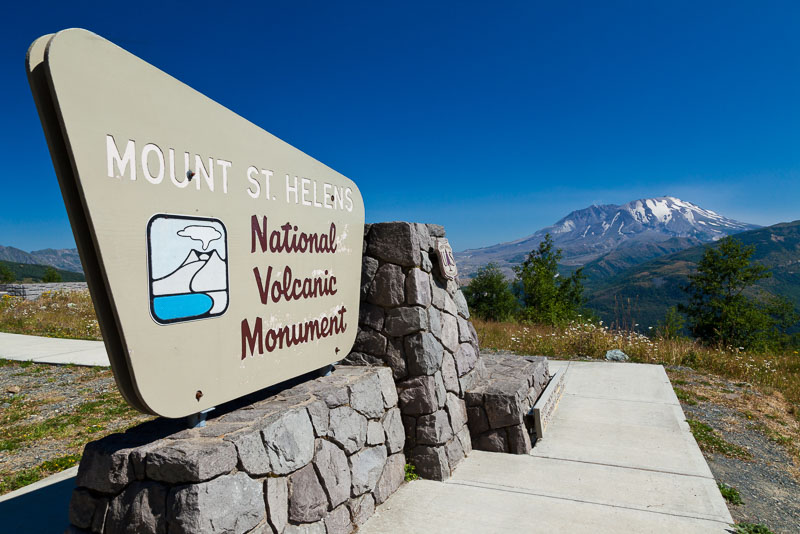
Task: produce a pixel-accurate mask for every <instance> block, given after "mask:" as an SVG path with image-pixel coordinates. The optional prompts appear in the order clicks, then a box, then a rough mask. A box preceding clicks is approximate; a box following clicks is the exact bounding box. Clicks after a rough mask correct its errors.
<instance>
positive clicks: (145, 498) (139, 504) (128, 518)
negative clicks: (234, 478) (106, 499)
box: [105, 475, 247, 534]
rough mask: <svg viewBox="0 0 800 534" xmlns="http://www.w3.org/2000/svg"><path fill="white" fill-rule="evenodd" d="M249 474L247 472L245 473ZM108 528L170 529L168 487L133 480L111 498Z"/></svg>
mask: <svg viewBox="0 0 800 534" xmlns="http://www.w3.org/2000/svg"><path fill="white" fill-rule="evenodd" d="M245 476H247V475H245ZM105 529H106V531H107V532H115V533H116V532H120V533H124V534H128V533H130V534H138V533H142V534H165V533H166V532H167V488H166V486H163V485H161V484H158V483H157V482H150V481H146V482H140V481H136V482H132V483H131V484H129V485H128V487H127V488H126V489H125V491H123V492H122V493H121V494H119V495H117V496H116V497H115V498H114V499H112V501H111V504H110V506H109V508H108V515H107V517H106V522H105Z"/></svg>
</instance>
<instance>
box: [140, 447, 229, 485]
mask: <svg viewBox="0 0 800 534" xmlns="http://www.w3.org/2000/svg"><path fill="white" fill-rule="evenodd" d="M236 459H237V456H236V447H234V445H233V443H230V442H227V441H217V440H178V441H175V442H172V443H168V444H166V445H164V446H163V447H159V448H158V449H155V450H153V451H151V452H148V453H147V467H146V472H147V477H148V478H149V479H151V480H160V481H162V482H167V483H169V484H180V483H184V482H203V481H205V480H209V479H211V478H214V477H215V476H218V475H221V474H222V473H227V472H229V471H230V470H231V469H233V468H234V467H236Z"/></svg>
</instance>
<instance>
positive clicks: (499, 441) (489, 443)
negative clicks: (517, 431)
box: [473, 428, 508, 452]
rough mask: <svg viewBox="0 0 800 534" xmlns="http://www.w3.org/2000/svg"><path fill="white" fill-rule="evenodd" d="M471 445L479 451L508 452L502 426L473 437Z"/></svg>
mask: <svg viewBox="0 0 800 534" xmlns="http://www.w3.org/2000/svg"><path fill="white" fill-rule="evenodd" d="M473 446H474V447H475V448H476V449H478V450H481V451H489V452H508V438H507V437H506V431H505V429H504V428H499V429H497V430H490V431H488V432H485V433H483V434H481V435H480V436H478V437H477V439H475V442H474V443H473Z"/></svg>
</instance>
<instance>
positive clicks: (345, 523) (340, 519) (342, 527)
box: [325, 504, 353, 534]
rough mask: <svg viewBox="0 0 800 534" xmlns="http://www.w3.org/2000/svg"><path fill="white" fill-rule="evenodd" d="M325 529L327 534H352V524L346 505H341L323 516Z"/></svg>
mask: <svg viewBox="0 0 800 534" xmlns="http://www.w3.org/2000/svg"><path fill="white" fill-rule="evenodd" d="M325 529H326V531H327V534H350V533H351V532H353V523H352V522H351V521H350V510H348V508H347V505H344V504H343V505H341V506H340V507H338V508H335V509H334V510H331V512H330V513H329V514H328V515H326V516H325Z"/></svg>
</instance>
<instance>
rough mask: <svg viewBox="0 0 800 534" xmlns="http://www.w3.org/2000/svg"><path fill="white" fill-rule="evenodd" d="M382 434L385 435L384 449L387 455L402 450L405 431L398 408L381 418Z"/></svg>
mask: <svg viewBox="0 0 800 534" xmlns="http://www.w3.org/2000/svg"><path fill="white" fill-rule="evenodd" d="M382 425H383V432H384V434H385V435H386V449H387V450H388V451H389V454H394V453H396V452H399V451H402V450H403V445H404V444H405V429H404V428H403V418H402V416H401V415H400V410H399V409H398V408H392V409H391V410H389V411H388V412H387V413H386V415H384V416H383V422H382Z"/></svg>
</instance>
